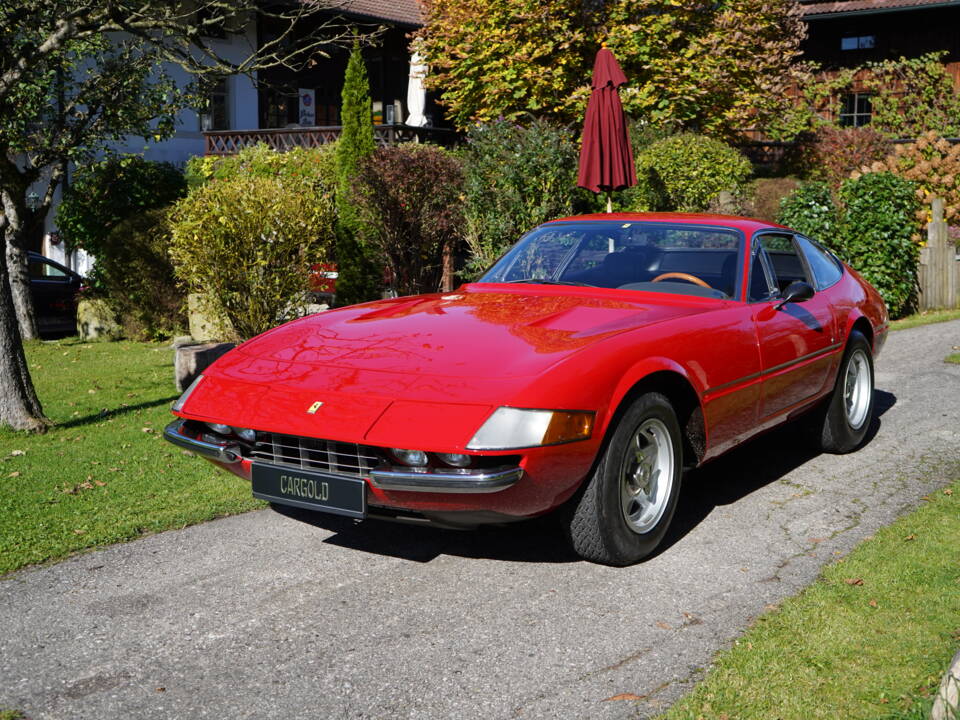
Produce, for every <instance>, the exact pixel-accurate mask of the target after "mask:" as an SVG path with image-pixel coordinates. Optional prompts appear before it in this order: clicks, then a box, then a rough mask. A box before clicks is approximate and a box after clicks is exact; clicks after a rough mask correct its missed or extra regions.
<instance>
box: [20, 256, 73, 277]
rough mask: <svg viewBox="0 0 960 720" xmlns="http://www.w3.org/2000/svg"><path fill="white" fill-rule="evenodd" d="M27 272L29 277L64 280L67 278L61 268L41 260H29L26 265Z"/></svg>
mask: <svg viewBox="0 0 960 720" xmlns="http://www.w3.org/2000/svg"><path fill="white" fill-rule="evenodd" d="M28 273H29V275H30V277H32V278H38V279H39V278H43V279H46V280H66V278H67V274H66V273H65V272H63V270H61V269H60V268H58V267H56V266H55V265H51V264H50V263H48V262H44V261H43V260H31V261H30V263H29V265H28Z"/></svg>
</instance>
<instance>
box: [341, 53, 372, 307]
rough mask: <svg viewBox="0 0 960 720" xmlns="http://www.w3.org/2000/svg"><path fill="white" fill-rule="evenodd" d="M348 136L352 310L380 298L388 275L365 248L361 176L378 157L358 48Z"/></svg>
mask: <svg viewBox="0 0 960 720" xmlns="http://www.w3.org/2000/svg"><path fill="white" fill-rule="evenodd" d="M341 99H342V103H343V106H342V108H341V118H342V119H341V124H342V125H343V130H342V131H341V134H340V140H339V141H338V142H337V149H336V168H337V194H336V207H337V227H336V232H337V266H338V271H339V274H340V276H339V278H338V279H337V303H338V304H341V305H350V304H352V303H358V302H365V301H367V300H373V299H375V298H376V297H377V294H378V290H379V288H380V285H381V282H382V271H381V269H380V263H379V262H378V260H377V256H376V255H375V253H374V252H373V251H372V250H371V248H369V247H368V246H367V245H366V244H365V242H364V235H365V227H364V223H363V221H362V220H361V217H360V213H359V211H358V209H357V199H356V196H357V192H358V188H357V171H358V168H359V166H360V161H361V160H362V159H363V158H366V157H368V156H370V155H372V154H373V151H374V150H375V148H376V144H375V143H374V140H373V119H372V113H371V104H370V83H369V81H368V79H367V69H366V67H365V66H364V64H363V57H362V55H361V53H360V43H359V42H354V44H353V50H352V51H351V52H350V60H349V61H348V62H347V72H346V75H345V77H344V82H343V94H342V96H341Z"/></svg>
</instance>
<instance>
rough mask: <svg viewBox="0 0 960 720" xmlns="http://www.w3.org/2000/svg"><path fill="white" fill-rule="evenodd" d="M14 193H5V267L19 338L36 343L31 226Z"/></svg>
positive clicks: (38, 334) (24, 209)
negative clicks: (31, 266)
mask: <svg viewBox="0 0 960 720" xmlns="http://www.w3.org/2000/svg"><path fill="white" fill-rule="evenodd" d="M17 200H19V198H17V199H15V198H14V197H13V196H12V194H11V193H8V192H4V193H3V210H4V213H5V214H6V226H7V227H6V232H5V233H4V235H5V236H6V255H7V258H6V260H7V261H6V266H7V274H8V278H9V280H8V282H9V285H10V291H11V293H12V296H13V305H14V308H15V310H16V318H17V323H18V324H19V326H20V336H21V338H22V339H23V340H36V339H37V338H38V337H40V333H39V331H38V330H37V314H36V312H35V310H34V307H33V293H31V292H30V272H29V266H28V257H29V256H28V254H27V251H28V245H29V238H30V234H29V223H28V222H26V220H27V212H26V208H25V207H23V203H22V202H17Z"/></svg>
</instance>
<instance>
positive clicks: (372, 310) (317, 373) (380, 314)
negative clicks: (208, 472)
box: [183, 285, 717, 452]
mask: <svg viewBox="0 0 960 720" xmlns="http://www.w3.org/2000/svg"><path fill="white" fill-rule="evenodd" d="M667 297H669V298H670V299H669V300H666V301H664V300H659V296H658V295H647V296H646V298H647V299H646V300H644V299H643V298H642V297H641V295H640V293H630V294H627V293H623V292H620V293H618V292H616V291H606V292H604V291H600V292H597V291H596V289H593V288H591V289H589V290H586V289H582V288H553V287H542V286H541V287H538V288H518V287H516V286H494V285H483V286H465V287H464V288H461V289H460V290H458V291H457V292H455V293H450V294H446V295H440V294H436V295H421V296H415V297H408V298H398V299H394V300H384V301H381V302H376V303H369V304H365V305H358V306H353V307H348V308H343V309H340V310H333V311H329V312H324V313H320V314H317V315H312V316H310V317H307V318H303V319H300V320H296V321H294V322H291V323H287V324H286V325H282V326H281V327H279V328H276V329H275V330H271V331H270V332H268V333H265V334H263V335H260V336H258V337H256V338H254V339H252V340H249V341H247V342H245V343H243V344H242V345H241V346H239V347H238V348H236V349H235V350H233V351H232V352H230V353H228V354H227V355H225V356H223V357H222V358H220V359H219V360H218V361H217V362H216V363H214V364H213V365H212V366H211V367H210V368H208V369H207V370H206V371H204V376H205V380H204V382H203V383H201V384H200V385H198V387H197V389H196V391H195V392H194V393H193V394H192V395H191V396H190V400H189V401H188V402H187V404H186V405H185V406H184V413H183V414H184V415H185V416H188V417H194V418H197V419H201V420H207V421H216V422H223V423H227V424H231V425H234V426H243V427H252V428H256V429H258V430H268V431H272V432H283V433H289V434H302V435H308V436H315V437H324V438H328V439H332V440H343V441H350V442H357V441H360V440H361V439H362V440H363V441H365V442H369V443H371V444H382V445H388V446H392V447H407V446H409V447H419V446H420V445H419V444H418V443H421V444H422V442H423V437H422V435H423V428H424V427H428V426H429V427H430V428H431V431H430V439H431V441H432V442H434V443H436V446H434V447H431V448H428V449H433V450H437V451H442V452H453V451H455V449H458V448H459V449H462V448H463V445H464V443H466V442H467V440H469V438H470V437H471V436H472V434H473V433H474V432H475V431H476V429H477V428H478V427H479V426H480V424H481V423H482V422H483V420H484V419H485V418H486V417H487V416H488V415H489V413H490V412H492V410H493V409H494V408H496V407H497V406H499V405H503V404H509V403H510V398H511V397H513V396H515V395H516V394H517V393H519V392H521V391H522V390H524V389H525V388H526V387H527V386H529V384H530V383H531V382H532V381H533V380H534V378H536V377H537V376H539V375H541V374H542V373H543V372H545V371H546V370H547V369H548V368H549V367H551V366H552V365H554V364H556V363H558V362H560V361H562V360H564V359H565V358H567V357H569V356H570V355H572V354H574V353H577V352H578V351H582V350H584V349H585V348H587V347H589V346H590V345H591V344H592V343H596V342H598V341H600V340H602V339H603V338H607V337H610V336H612V335H615V334H618V333H622V332H625V331H628V330H631V329H635V328H638V327H642V326H644V325H647V324H651V323H655V322H660V321H663V320H668V319H670V318H674V317H679V316H683V315H689V314H693V313H699V312H704V311H706V310H709V309H711V308H712V307H716V306H717V303H716V302H715V301H714V302H711V301H704V300H702V299H692V300H691V299H689V298H683V299H681V300H676V299H674V298H676V296H667ZM317 403H319V405H317ZM438 419H440V420H439V422H438ZM444 448H446V449H444Z"/></svg>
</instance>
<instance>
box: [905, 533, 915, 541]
mask: <svg viewBox="0 0 960 720" xmlns="http://www.w3.org/2000/svg"><path fill="white" fill-rule="evenodd" d="M916 539H917V536H916V535H915V534H914V533H910V534H909V535H907V536H906V537H905V538H904V540H916Z"/></svg>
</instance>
